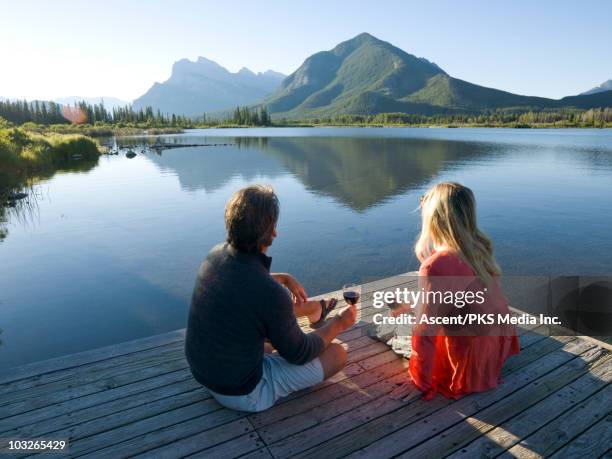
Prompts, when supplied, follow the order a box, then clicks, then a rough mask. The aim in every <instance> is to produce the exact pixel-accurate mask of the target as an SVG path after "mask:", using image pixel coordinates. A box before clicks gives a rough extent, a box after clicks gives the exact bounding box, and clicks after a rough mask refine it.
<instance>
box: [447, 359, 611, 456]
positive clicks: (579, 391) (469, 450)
mask: <svg viewBox="0 0 612 459" xmlns="http://www.w3.org/2000/svg"><path fill="white" fill-rule="evenodd" d="M610 380H612V360H610V359H608V361H607V362H605V363H603V364H601V365H599V366H597V367H595V368H594V369H593V371H591V372H588V373H586V374H584V375H583V376H581V377H580V378H578V380H576V381H575V382H573V383H571V384H569V385H567V386H565V387H563V388H562V389H560V390H559V391H557V392H555V393H553V394H551V395H549V396H548V397H546V398H545V399H544V400H542V401H541V402H539V403H537V404H536V405H534V406H532V407H531V408H529V409H527V410H525V411H523V412H522V413H520V414H519V415H517V416H514V417H513V418H512V419H510V420H509V421H507V422H503V423H501V425H499V426H498V427H496V428H494V429H493V430H492V431H490V432H488V433H487V434H486V435H483V436H481V437H480V438H478V439H477V440H476V441H473V442H472V443H470V444H469V445H468V446H466V447H464V448H462V449H461V450H459V451H457V452H456V453H454V454H452V455H450V456H449V457H450V458H453V459H460V458H470V457H475V456H478V457H483V456H484V457H494V456H497V455H500V454H502V453H503V452H504V451H505V450H507V449H509V448H511V447H512V446H514V445H515V444H516V443H517V442H519V441H520V440H521V439H522V438H525V437H527V436H529V435H531V434H532V433H534V432H535V431H537V430H538V429H539V428H541V427H542V426H544V425H546V424H547V423H548V422H550V421H553V420H554V419H556V418H557V417H559V416H561V415H562V414H563V413H564V412H565V411H567V410H569V409H571V408H573V407H574V406H576V405H577V404H578V403H581V402H583V401H585V400H586V399H588V398H589V397H590V396H591V395H593V394H595V393H596V392H598V391H599V390H600V389H602V388H603V387H605V386H606V385H608V384H609V381H610Z"/></svg>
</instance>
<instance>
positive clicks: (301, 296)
mask: <svg viewBox="0 0 612 459" xmlns="http://www.w3.org/2000/svg"><path fill="white" fill-rule="evenodd" d="M272 276H273V277H274V278H275V279H276V280H277V281H278V282H280V283H281V284H283V285H284V286H285V287H287V288H288V289H289V291H290V292H291V293H292V295H293V296H294V297H295V301H296V303H298V304H300V303H305V302H306V301H308V295H307V294H306V290H304V287H302V284H300V283H299V282H298V281H297V280H296V279H295V277H293V276H292V275H291V274H287V273H281V274H272Z"/></svg>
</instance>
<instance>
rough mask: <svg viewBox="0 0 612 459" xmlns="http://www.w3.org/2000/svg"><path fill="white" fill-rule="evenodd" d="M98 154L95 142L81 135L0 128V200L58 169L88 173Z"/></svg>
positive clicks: (98, 150)
mask: <svg viewBox="0 0 612 459" xmlns="http://www.w3.org/2000/svg"><path fill="white" fill-rule="evenodd" d="M100 154H101V151H100V146H99V145H98V143H97V142H96V141H95V140H93V139H90V138H88V137H85V136H83V135H79V134H37V133H33V132H27V131H25V130H23V129H20V128H16V127H0V197H1V196H6V194H7V193H9V192H11V191H12V190H13V189H15V188H19V187H21V186H24V185H27V184H28V183H32V180H34V179H36V178H46V177H50V176H52V175H53V174H54V173H55V172H57V171H58V170H66V171H70V170H74V171H79V170H88V169H90V168H91V167H93V166H94V165H95V164H97V162H98V158H99V156H100Z"/></svg>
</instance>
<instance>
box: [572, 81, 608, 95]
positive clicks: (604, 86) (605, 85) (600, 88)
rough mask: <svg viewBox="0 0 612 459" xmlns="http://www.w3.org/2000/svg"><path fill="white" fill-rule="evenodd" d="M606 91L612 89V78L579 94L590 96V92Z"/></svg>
mask: <svg viewBox="0 0 612 459" xmlns="http://www.w3.org/2000/svg"><path fill="white" fill-rule="evenodd" d="M605 91H612V79H610V80H608V81H604V82H603V83H602V84H600V85H599V86H595V87H594V88H592V89H589V90H588V91H585V92H582V93H580V94H579V95H580V96H588V95H589V94H599V93H600V92H605Z"/></svg>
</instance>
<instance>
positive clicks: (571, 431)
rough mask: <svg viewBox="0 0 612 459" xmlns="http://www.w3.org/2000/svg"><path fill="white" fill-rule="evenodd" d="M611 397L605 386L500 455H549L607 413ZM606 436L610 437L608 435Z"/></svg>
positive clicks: (528, 456) (521, 456)
mask: <svg viewBox="0 0 612 459" xmlns="http://www.w3.org/2000/svg"><path fill="white" fill-rule="evenodd" d="M610 400H612V386H610V385H608V386H606V388H605V389H602V390H601V391H599V392H597V393H596V394H594V395H592V396H591V397H589V398H588V399H586V400H585V401H583V402H581V403H579V404H578V406H576V407H575V408H572V409H571V410H569V411H566V412H565V413H564V414H563V415H562V416H559V417H558V418H556V419H554V420H553V421H551V422H549V423H548V424H546V425H545V426H544V427H542V428H541V429H540V430H538V431H536V432H535V433H534V434H532V435H530V436H528V437H527V438H525V439H523V440H521V441H520V442H519V443H517V444H516V445H515V446H513V447H512V448H510V449H509V450H507V451H506V452H504V453H503V454H502V455H501V456H500V457H503V458H510V457H520V458H536V457H538V458H539V457H542V456H545V457H546V456H550V455H552V454H553V453H555V452H556V451H558V450H559V449H560V448H562V447H564V446H565V445H567V444H568V442H570V441H571V440H572V439H573V438H575V437H577V436H578V435H580V434H581V433H583V432H584V431H586V430H587V429H589V428H590V427H591V426H593V425H594V424H595V423H596V422H597V421H598V420H600V419H603V418H604V417H606V416H608V415H609V414H610V410H611V407H610ZM607 438H608V439H609V435H608V436H607Z"/></svg>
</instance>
